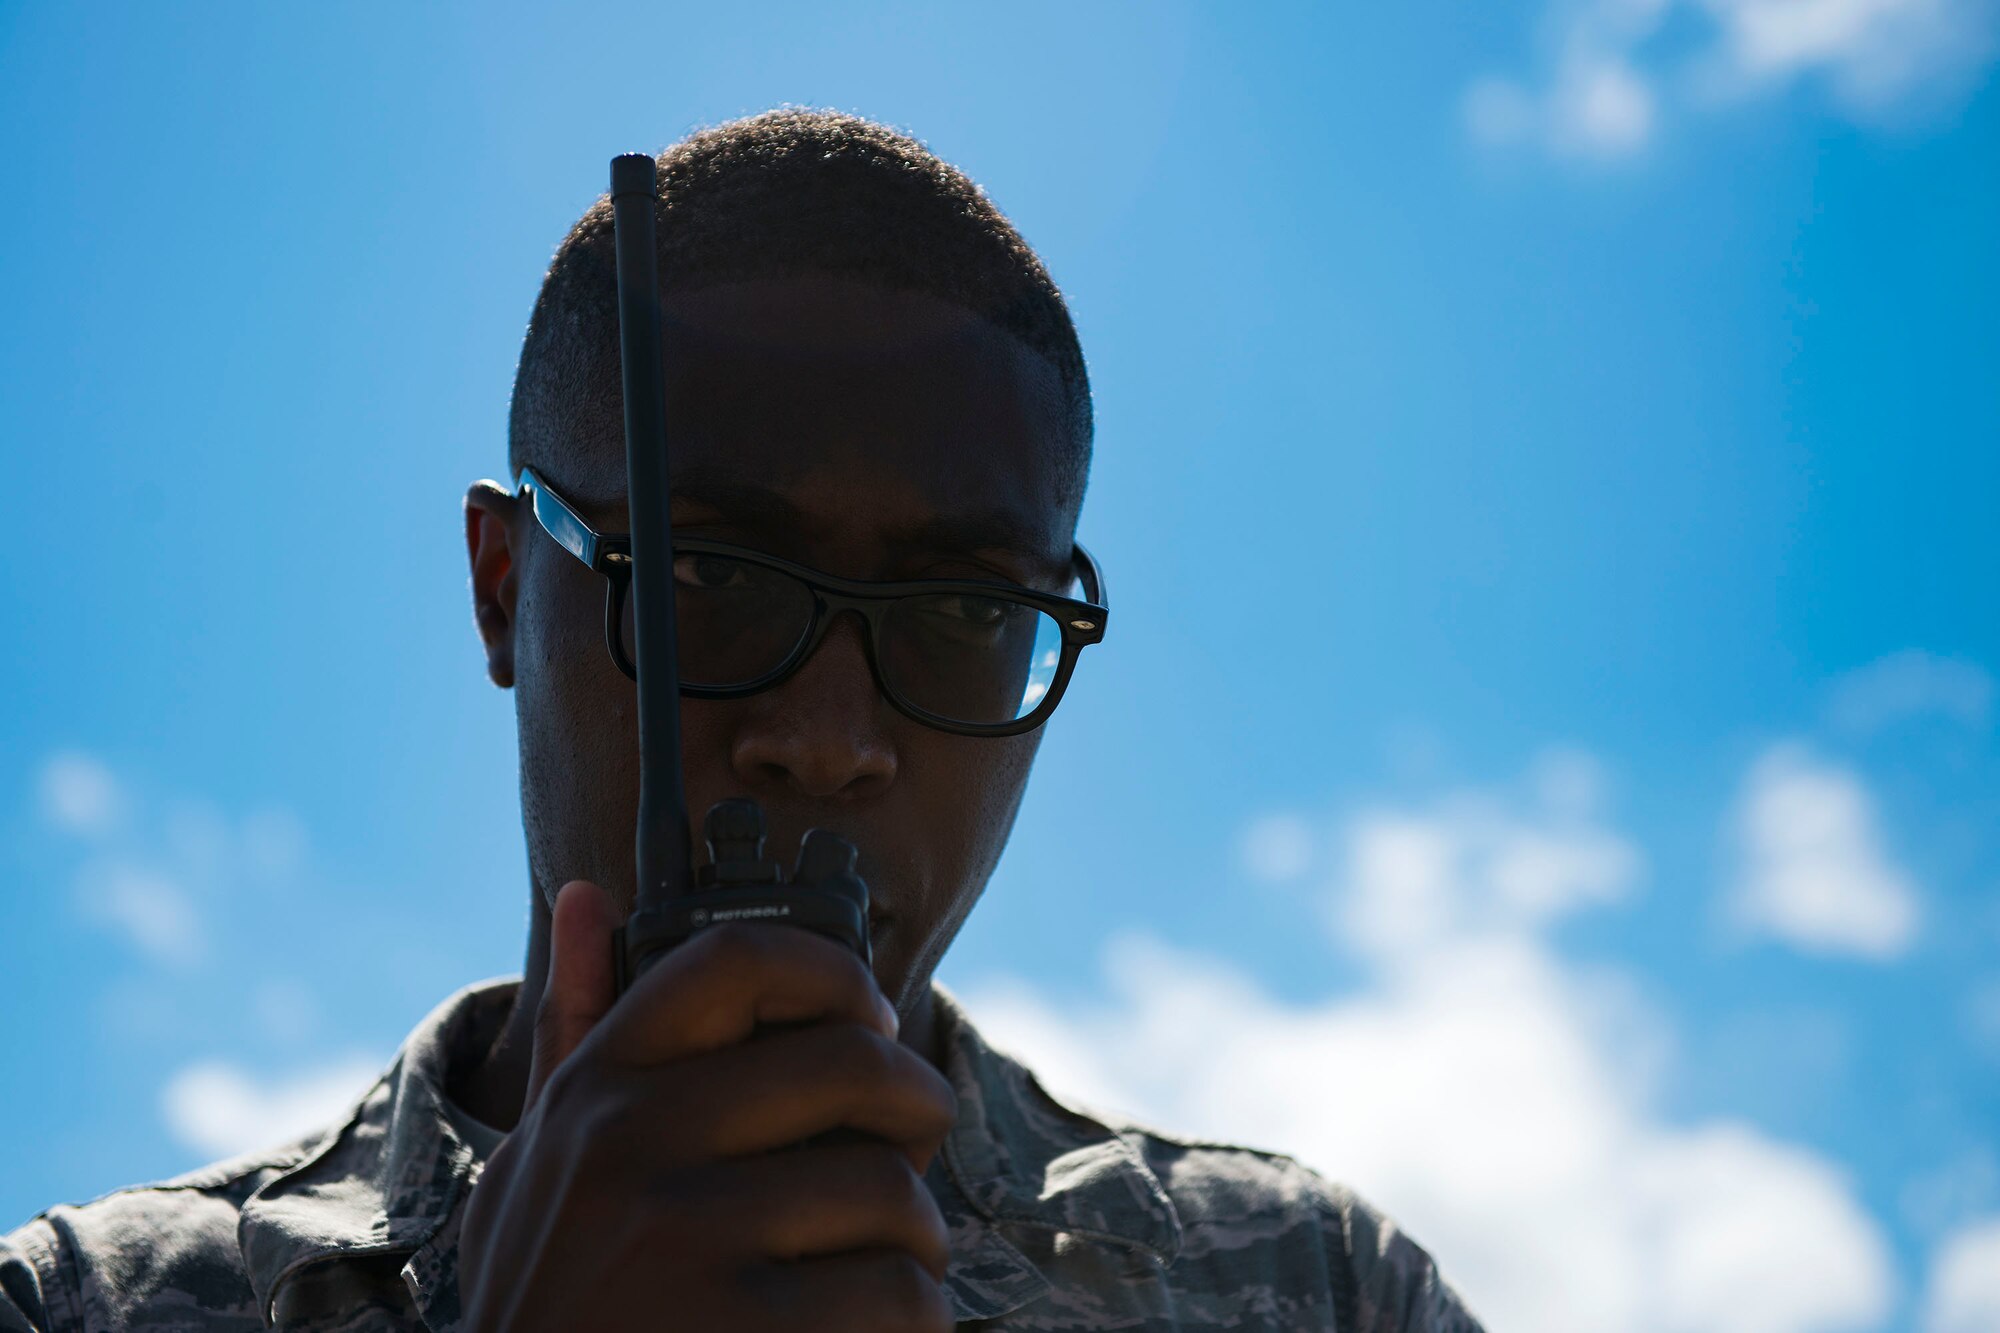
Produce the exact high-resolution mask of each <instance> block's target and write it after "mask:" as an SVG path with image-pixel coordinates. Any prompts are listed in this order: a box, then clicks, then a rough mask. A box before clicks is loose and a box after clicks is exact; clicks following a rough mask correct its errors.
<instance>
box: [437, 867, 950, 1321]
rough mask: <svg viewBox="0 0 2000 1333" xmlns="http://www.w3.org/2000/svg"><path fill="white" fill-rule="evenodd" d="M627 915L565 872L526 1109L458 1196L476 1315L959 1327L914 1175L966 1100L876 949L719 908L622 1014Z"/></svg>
mask: <svg viewBox="0 0 2000 1333" xmlns="http://www.w3.org/2000/svg"><path fill="white" fill-rule="evenodd" d="M613 925H614V920H613V909H612V906H611V903H610V900H609V898H608V897H607V896H606V895H605V894H604V892H603V891H602V890H601V889H599V888H597V887H596V886H595V885H592V884H589V883H586V882H584V881H581V880H578V881H574V882H572V883H570V884H566V885H564V886H563V890H562V893H561V894H560V895H559V896H558V897H557V899H556V905H555V920H554V928H553V931H552V937H551V959H550V968H549V977H548V983H547V986H546V988H545V989H544V991H543V995H542V1003H541V1009H540V1011H539V1013H538V1014H537V1015H536V1021H535V1049H534V1066H533V1072H532V1073H531V1075H530V1077H529V1080H528V1094H527V1100H526V1103H525V1105H524V1106H523V1109H522V1113H521V1120H520V1123H519V1124H518V1125H517V1126H516V1127H515V1129H514V1132H513V1133H512V1134H510V1135H509V1136H508V1137H507V1141H506V1143H505V1144H504V1145H503V1146H502V1147H501V1148H500V1150H499V1151H498V1152H496V1153H495V1154H494V1155H493V1158H492V1160H491V1161H490V1162H488V1163H487V1166H486V1170H485V1174H484V1175H483V1176H482V1177H481V1178H480V1181H479V1184H478V1186H477V1187H476V1188H475V1189H474V1190H473V1193H472V1198H471V1200H470V1202H469V1203H468V1204H467V1207H466V1215H465V1224H464V1227H463V1230H462V1233H461V1237H460V1241H459V1283H460V1288H461V1291H462V1292H463V1295H464V1300H465V1304H466V1309H467V1319H466V1327H467V1328H468V1329H473V1330H477V1333H502V1331H503V1330H504V1331H507V1333H513V1331H515V1330H522V1331H525V1330H537V1331H539V1330H546V1329H562V1328H588V1329H593V1330H595V1329H604V1330H618V1329H644V1330H666V1329H671V1330H675V1331H676V1333H680V1331H681V1330H707V1329H718V1330H730V1331H731V1333H738V1331H744V1333H748V1331H750V1330H757V1329H767V1328H768V1329H787V1330H793V1329H801V1328H812V1329H829V1330H837V1329H856V1330H860V1329H867V1330H904V1329H909V1330H918V1329H923V1330H942V1329H949V1328H950V1327H951V1314H950V1311H949V1308H948V1307H947V1305H946V1303H945V1299H944V1293H943V1291H942V1289H941V1288H940V1286H939V1283H940V1282H941V1281H942V1280H943V1277H944V1271H945V1263H946V1260H947V1258H948V1249H947V1246H946V1237H945V1226H944V1220H943V1218H942V1217H940V1216H939V1214H938V1210H937V1205H936V1203H935V1202H934V1201H933V1200H932V1198H931V1196H930V1193H929V1192H928V1191H927V1190H926V1189H925V1188H924V1184H923V1172H924V1169H925V1168H926V1167H927V1166H928V1165H929V1164H930V1159H931V1157H932V1155H933V1154H934V1153H936V1151H937V1149H938V1147H939V1145H940V1144H942V1143H943V1141H944V1137H945V1135H946V1133H948V1132H949V1131H950V1129H951V1126H952V1122H953V1121H954V1120H955V1119H956V1117H957V1106H956V1103H955V1101H954V1099H953V1097H952V1093H951V1088H950V1085H949V1084H947V1083H946V1082H945V1081H944V1079H943V1078H941V1077H940V1076H939V1075H938V1073H937V1071H936V1070H934V1069H932V1068H931V1066H930V1065H929V1064H928V1063H926V1062H925V1061H924V1060H923V1059H922V1058H921V1057H920V1056H918V1055H917V1054H916V1053H915V1052H913V1051H911V1050H909V1049H908V1048H907V1047H904V1046H901V1045H899V1044H898V1043H897V1041H896V1016H895V1011H894V1010H893V1009H892V1008H891V1007H890V1006H889V1003H888V1001H886V1000H885V999H883V998H882V993H881V991H880V990H879V989H878V988H877V986H876V984H875V979H874V977H873V976H872V975H871V974H870V973H869V971H868V969H867V967H866V966H864V965H863V964H862V963H861V961H860V960H859V959H857V958H855V957H854V956H853V955H852V954H849V953H847V952H846V951H844V950H842V949H840V948H839V947H838V946H836V945H834V944H832V943H830V942H828V941H827V940H824V939H821V938H819V937H818V936H816V935H813V934H811V933H809V932H807V931H804V930H798V929H794V928H791V927H785V926H774V925H768V924H766V925H750V926H736V925H730V926H719V927H713V928H711V929H708V930H704V931H702V932H701V933H699V934H698V935H696V936H695V937H694V938H693V939H691V940H689V941H688V942H687V943H686V944H683V945H681V946H680V947H679V948H677V949H675V950H674V951H673V952H672V953H670V954H668V955H667V956H666V957H664V958H662V959H660V960H659V961H658V962H656V963H654V964H653V965H652V966H651V967H650V968H649V969H647V971H646V973H645V975H644V976H643V977H642V978H641V979H640V980H639V981H638V982H637V983H636V984H635V985H634V986H633V987H632V989H631V991H630V992H629V993H628V994H627V995H626V996H625V998H624V999H623V1000H622V1001H621V1002H620V1003H619V1004H618V1006H617V1008H616V1010H615V1011H614V1010H613V1008H612V1000H613V999H614V994H613V986H612V972H611V932H612V929H613ZM836 1129H846V1130H850V1131H859V1133H857V1134H845V1135H838V1136H834V1141H832V1142H828V1141H818V1142H808V1141H809V1140H814V1139H815V1138H816V1136H819V1135H822V1134H825V1133H826V1131H828V1130H836ZM863 1136H866V1137H863Z"/></svg>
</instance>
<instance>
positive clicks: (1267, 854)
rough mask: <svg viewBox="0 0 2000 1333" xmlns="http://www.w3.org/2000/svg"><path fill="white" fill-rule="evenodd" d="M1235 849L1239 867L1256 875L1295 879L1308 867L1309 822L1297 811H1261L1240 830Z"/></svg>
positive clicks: (1310, 850)
mask: <svg viewBox="0 0 2000 1333" xmlns="http://www.w3.org/2000/svg"><path fill="white" fill-rule="evenodd" d="M1238 851H1239V853H1240V855H1241V857H1242V861H1243V868H1244V869H1245V870H1247V871H1249V872H1250V874H1251V875H1253V876H1254V877H1256V878H1257V879H1261V880H1268V881H1271V882H1273V883H1281V882H1283V881H1285V880H1290V879H1297V878H1298V877H1299V876H1300V875H1303V874H1305V873H1306V871H1307V870H1309V869H1311V868H1312V861H1313V829H1312V825H1310V824H1308V823H1307V822H1306V821H1305V820H1303V819H1301V818H1299V816H1297V815H1287V814H1276V815H1265V816H1263V817H1261V818H1259V819H1256V820H1253V821H1251V823H1250V825H1249V827H1247V828H1245V829H1244V830H1243V837H1242V839H1241V842H1240V845H1239V847H1238Z"/></svg>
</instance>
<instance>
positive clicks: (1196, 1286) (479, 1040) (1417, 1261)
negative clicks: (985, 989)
mask: <svg viewBox="0 0 2000 1333" xmlns="http://www.w3.org/2000/svg"><path fill="white" fill-rule="evenodd" d="M514 986H515V983H512V982H501V983H488V984H486V985H483V986H476V987H473V988H471V989H469V990H466V991H462V992H460V993H459V994H458V995H455V996H453V997H452V998H451V999H450V1000H448V1001H446V1002H445V1004H444V1005H442V1006H441V1007H440V1008H439V1009H438V1010H437V1012H435V1013H434V1014H432V1015H431V1016H430V1017H429V1018H428V1019H426V1020H425V1021H424V1023H423V1025H422V1026H420V1027H419V1028H418V1029H417V1030H416V1032H415V1033H414V1034H412V1036H411V1037H410V1040H409V1041H408V1043H406V1044H405V1045H404V1047H403V1049H402V1051H401V1053H400V1054H399V1055H398V1056H397V1058H396V1060H395V1062H394V1063H393V1064H392V1065H391V1066H390V1067H389V1070H388V1072H387V1073H386V1074H384V1075H383V1077H382V1079H381V1080H380V1081H379V1082H378V1083H376V1085H375V1086H374V1087H373V1088H371V1089H370V1090H369V1091H368V1093H367V1095H365V1096H364V1097H363V1098H362V1099H361V1101H360V1103H359V1104H358V1105H357V1106H356V1107H355V1108H354V1110H353V1112H352V1114H351V1115H349V1116H348V1117H347V1118H346V1119H345V1120H343V1121H341V1122H340V1123H338V1124H335V1125H332V1126H329V1127H328V1128H326V1129H324V1130H322V1131H320V1132H318V1133H315V1134H313V1135H311V1136H309V1137H307V1138H304V1139H301V1140H299V1141H298V1142H296V1143H292V1144H289V1145H287V1146H285V1147H283V1148H280V1149H277V1150H275V1151H268V1152H261V1153H253V1154H251V1155H249V1156H245V1157H239V1158H236V1159H234V1160H232V1161H228V1162H223V1163H220V1164H218V1165H215V1166H211V1167H209V1168H207V1169H205V1170H202V1171H197V1172H194V1173H193V1174H191V1175H186V1176H182V1177H180V1178H179V1179H177V1180H170V1181H167V1182H166V1183H164V1184H159V1185H148V1186H142V1187H139V1188H136V1189H129V1190H121V1191H119V1192H117V1193H115V1194H110V1195H107V1196H105V1197H104V1198H102V1199H99V1200H97V1201H96V1202H94V1203H88V1204H84V1205H83V1206H81V1207H60V1208H53V1209H50V1210H49V1211H48V1212H47V1213H45V1214H43V1215H42V1216H40V1217H38V1218H36V1219H35V1220H34V1221H32V1222H30V1223H28V1224H27V1225H26V1226H25V1227H23V1228H21V1230H19V1231H17V1232H15V1233H13V1235H11V1236H9V1237H8V1238H7V1239H6V1240H5V1241H0V1330H7V1333H27V1331H28V1330H35V1331H36V1333H85V1330H88V1331H89V1333H106V1331H108V1330H123V1329H148V1330H168V1329H172V1330H220V1329H231V1330H234V1329H245V1330H247V1329H259V1328H263V1327H265V1326H266V1325H267V1324H268V1325H269V1326H272V1327H276V1328H283V1329H298V1330H314V1331H325V1333H332V1331H333V1330H350V1329H351V1330H360V1329H370V1330H373V1329H394V1330H405V1329H407V1330H419V1329H429V1330H432V1331H433V1333H447V1331H448V1330H455V1329H457V1328H459V1327H460V1322H461V1320H460V1299H459V1290H458V1281H457V1271H458V1269H457V1241H458V1226H459V1219H460V1215H461V1213H462V1211H463V1206H464V1203H465V1199H466V1196H467V1194H468V1192H469V1191H470V1188H471V1186H472V1183H473V1182H474V1181H475V1180H476V1179H477V1178H478V1174H479V1169H480V1160H479V1157H478V1155H477V1153H476V1152H475V1151H474V1150H473V1148H472V1147H471V1146H470V1145H469V1144H468V1143H467V1141H466V1136H465V1135H463V1134H461V1133H460V1132H459V1130H458V1128H457V1127H456V1125H455V1122H454V1116H453V1114H452V1111H451V1109H450V1107H449V1104H448V1103H447V1102H446V1100H445V1093H444V1089H445V1087H446V1070H447V1069H448V1068H449V1067H451V1065H452V1064H453V1062H455V1061H466V1060H468V1059H473V1058H477V1052H478V1051H480V1050H482V1049H484V1043H485V1042H487V1041H490V1039H491V1036H492V1034H494V1033H495V1032H497V1030H498V1025H499V1023H500V1021H501V1020H502V1018H503V1017H504V1016H505V1014H506V1012H507V1009H508V1007H509V1005H510V1004H511V1002H512V999H513V994H514ZM938 1019H939V1023H940V1026H941V1030H942V1033H943V1035H944V1039H945V1042H946V1049H947V1050H948V1051H950V1057H949V1061H948V1064H949V1067H948V1069H947V1070H946V1073H947V1074H948V1076H949V1077H950V1080H951V1083H952V1086H953V1088H954V1089H955V1090H956V1091H957V1093H958V1098H959V1120H958V1124H957V1127H956V1128H955V1129H953V1131H952V1133H951V1137H950V1138H949V1139H948V1140H947V1141H946V1143H945V1146H944V1150H943V1151H942V1152H940V1153H939V1154H938V1156H937V1159H936V1160H935V1162H934V1163H933V1164H932V1167H931V1170H930V1174H929V1176H928V1177H927V1179H926V1184H928V1185H929V1187H930V1189H931V1192H932V1193H933V1194H934V1195H935V1196H936V1198H937V1201H938V1206H939V1207H940V1208H941V1209H942V1210H943V1213H944V1217H945V1221H946V1222H947V1224H948V1225H949V1226H950V1228H951V1254H952V1258H951V1267H950V1271H949V1273H948V1275H947V1277H946V1289H947V1292H948V1294H949V1296H950V1299H951V1304H952V1308H953V1310H954V1312H955V1313H956V1315H957V1317H958V1319H959V1321H960V1324H959V1327H960V1328H961V1329H966V1328H972V1329H989V1330H996V1331H997V1330H1005V1331H1007V1333H1015V1331H1017V1330H1018V1331H1019V1333H1028V1331H1029V1330H1035V1331H1037V1333H1040V1331H1042V1330H1048V1331H1050V1333H1053V1331H1054V1330H1068V1329H1076V1330H1082V1329H1143V1330H1155V1329H1157V1330H1166V1329H1224V1328H1227V1329H1287V1330H1289V1329H1320V1330H1338V1331H1339V1333H1478V1325H1477V1324H1476V1323H1475V1322H1474V1321H1473V1319H1472V1318H1471V1316H1470V1315H1468V1314H1467V1313H1466V1312H1465V1309H1464V1307H1463V1306H1462V1305H1461V1304H1460V1303H1459V1300H1458V1298H1457V1297H1456V1295H1454V1294H1453V1292H1452V1290H1451V1288H1450V1287H1448V1286H1447V1285H1446V1284H1445V1283H1444V1281H1443V1280H1442V1279H1441V1278H1439V1277H1438V1275H1437V1272H1436V1270H1435V1268H1434V1267H1433V1266H1432V1263H1431V1260H1430V1256H1429V1255H1427V1254H1426V1253H1424V1251H1423V1250H1421V1249H1419V1248H1418V1247H1417V1246H1416V1245H1415V1244H1413V1243H1412V1242H1411V1241H1410V1240H1409V1239H1407V1238H1406V1237H1405V1236H1403V1235H1402V1234H1401V1233H1400V1232H1398V1231H1397V1230H1396V1228H1395V1227H1394V1226H1393V1225H1392V1224H1391V1223H1389V1222H1388V1221H1387V1220H1386V1219H1384V1218H1383V1217H1382V1216H1381V1215H1380V1214H1378V1213H1376V1212H1374V1211H1373V1210H1371V1209H1370V1208H1369V1207H1368V1206H1367V1205H1366V1204H1364V1203H1361V1202H1360V1201H1358V1200H1357V1199H1356V1198H1355V1197H1354V1196H1353V1195H1352V1194H1350V1193H1348V1192H1347V1191H1346V1190H1344V1189H1341V1188H1339V1187H1338V1186H1333V1185H1329V1184H1328V1183H1327V1182H1325V1181H1323V1180H1321V1179H1320V1178H1319V1177H1318V1176H1315V1175H1313V1174H1312V1173H1311V1172H1309V1171H1307V1170H1306V1169H1304V1168H1303V1167H1301V1166H1299V1165H1298V1164H1296V1163H1295V1162H1293V1161H1291V1160H1290V1159H1289V1158H1285V1157H1279V1156H1275V1155H1273V1154H1270V1153H1262V1152H1253V1151H1250V1150H1248V1149H1244V1148H1235V1147H1228V1146H1224V1145H1220V1144H1211V1143H1197V1142H1193V1141H1190V1140H1186V1139H1179V1138H1174V1137H1172V1136H1170V1135H1166V1134H1161V1133H1158V1132H1155V1131H1153V1130H1148V1129H1143V1128H1139V1127H1137V1126H1134V1125H1131V1124H1128V1123H1126V1122H1124V1121H1121V1120H1118V1119H1115V1118H1111V1117H1106V1116H1102V1115H1099V1114H1095V1113H1085V1112H1083V1111H1081V1110H1079V1109H1077V1108H1075V1107H1072V1106H1069V1105H1066V1104H1064V1103H1062V1102H1058V1101H1057V1100H1055V1099H1054V1098H1053V1097H1051V1096H1049V1095H1048V1094H1047V1093H1046V1092H1044V1091H1043V1090H1042V1088H1041V1086H1040V1085H1039V1084H1038V1083H1036V1081H1035V1079H1034V1076H1033V1075H1032V1074H1030V1073H1029V1072H1028V1071H1027V1070H1026V1069H1024V1068H1022V1067H1021V1065H1020V1064H1018V1063H1016V1062H1015V1061H1014V1060H1012V1059H1009V1058H1008V1057H1007V1056H1005V1055H1002V1054H999V1053H998V1052H996V1051H995V1050H993V1048H991V1047H990V1046H988V1045H987V1044H986V1043H985V1041H983V1040H982V1039H981V1038H980V1036H979V1033H978V1032H977V1031H976V1030H975V1029H974V1028H973V1026H972V1024H971V1023H970V1022H968V1021H967V1020H966V1018H965V1015H964V1012H963V1010H961V1009H960V1008H959V1007H958V1005H957V1004H956V1003H955V1002H954V1001H953V1000H952V999H951V997H950V996H949V995H948V994H946V993H945V992H943V991H939V992H938ZM661 1299H662V1304H663V1305H670V1302H671V1293H668V1292H662V1293H661Z"/></svg>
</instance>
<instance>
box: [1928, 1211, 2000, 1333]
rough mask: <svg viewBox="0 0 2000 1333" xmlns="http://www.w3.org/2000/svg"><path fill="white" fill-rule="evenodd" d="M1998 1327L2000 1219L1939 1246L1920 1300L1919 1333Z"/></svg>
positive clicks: (1969, 1332) (1974, 1332)
mask: <svg viewBox="0 0 2000 1333" xmlns="http://www.w3.org/2000/svg"><path fill="white" fill-rule="evenodd" d="M1995 1329H2000V1216H1994V1217H1989V1218H1986V1219H1984V1220H1983V1221H1980V1222H1976V1223H1974V1224H1972V1225H1971V1226H1968V1227H1966V1228H1965V1229H1963V1230H1962V1231H1959V1232H1958V1233H1956V1234H1955V1235H1953V1236H1952V1237H1951V1238H1950V1239H1948V1240H1947V1241H1945V1243H1944V1244H1943V1245H1942V1246H1940V1247H1939V1248H1938V1253H1937V1257H1936V1258H1935V1259H1934V1260H1933V1261H1932V1264H1931V1275H1930V1282H1929V1289H1928V1291H1927V1292H1926V1293H1925V1296H1924V1333H1993V1330H1995Z"/></svg>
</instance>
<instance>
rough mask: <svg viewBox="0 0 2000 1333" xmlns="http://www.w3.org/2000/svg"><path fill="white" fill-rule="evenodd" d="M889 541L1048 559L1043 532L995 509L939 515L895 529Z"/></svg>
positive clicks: (908, 545)
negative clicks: (1000, 552)
mask: <svg viewBox="0 0 2000 1333" xmlns="http://www.w3.org/2000/svg"><path fill="white" fill-rule="evenodd" d="M893 542H894V544H895V545H897V546H901V547H904V548H907V549H909V550H911V551H925V552H932V551H942V552H966V553H971V552H974V551H1007V552H1011V553H1013V554H1015V555H1020V556H1024V557H1026V558H1027V559H1029V560H1032V561H1034V562H1035V563H1037V564H1047V563H1048V562H1049V553H1048V552H1047V551H1045V550H1044V544H1045V542H1046V537H1045V536H1044V534H1042V533H1041V532H1038V531H1037V530H1036V529H1034V528H1033V527H1032V526H1030V525H1029V524H1027V523H1025V522H1023V521H1022V520H1021V519H1019V518H1017V517H1016V516H1014V515H1012V514H1008V513H1005V512H1002V511H997V510H989V511H986V512H983V513H965V514H940V515H938V516H937V517H936V518H931V519H926V520H924V521H923V522H921V523H917V524H913V525H911V526H909V527H906V528H900V529H898V530H897V531H896V533H895V536H894V538H893ZM1057 563H1061V562H1060V561H1058V562H1057Z"/></svg>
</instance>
